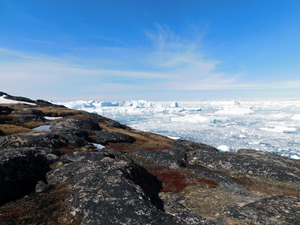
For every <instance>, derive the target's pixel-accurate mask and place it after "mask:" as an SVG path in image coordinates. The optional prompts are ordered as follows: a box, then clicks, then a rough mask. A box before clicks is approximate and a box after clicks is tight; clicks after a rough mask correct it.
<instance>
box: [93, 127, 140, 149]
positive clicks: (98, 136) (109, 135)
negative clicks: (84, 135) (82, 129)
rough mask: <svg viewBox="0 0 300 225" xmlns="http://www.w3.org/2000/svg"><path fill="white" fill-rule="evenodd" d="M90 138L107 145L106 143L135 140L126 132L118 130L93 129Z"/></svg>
mask: <svg viewBox="0 0 300 225" xmlns="http://www.w3.org/2000/svg"><path fill="white" fill-rule="evenodd" d="M90 138H91V139H92V140H93V142H95V143H98V144H102V145H107V144H108V143H119V142H126V143H133V142H135V138H134V137H132V136H129V135H126V134H122V133H118V132H109V131H104V130H102V131H94V132H93V133H92V135H90Z"/></svg>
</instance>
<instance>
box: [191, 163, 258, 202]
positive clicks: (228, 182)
mask: <svg viewBox="0 0 300 225" xmlns="http://www.w3.org/2000/svg"><path fill="white" fill-rule="evenodd" d="M193 172H194V173H195V174H197V175H200V176H202V177H204V178H205V179H209V180H213V181H215V182H216V183H217V184H218V186H219V187H220V188H221V189H222V190H223V191H224V192H227V193H230V194H234V195H242V196H245V197H252V198H255V196H254V195H253V194H252V193H251V192H249V191H247V190H246V189H245V188H244V187H243V186H242V185H240V184H238V183H236V182H235V181H233V180H232V179H230V178H229V177H227V176H225V175H221V174H218V173H214V172H213V171H209V170H200V169H195V170H193Z"/></svg>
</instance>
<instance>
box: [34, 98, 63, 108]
mask: <svg viewBox="0 0 300 225" xmlns="http://www.w3.org/2000/svg"><path fill="white" fill-rule="evenodd" d="M35 104H36V105H38V106H48V107H58V108H66V107H65V106H63V105H56V104H53V103H51V102H47V101H45V100H41V99H38V100H36V101H35Z"/></svg>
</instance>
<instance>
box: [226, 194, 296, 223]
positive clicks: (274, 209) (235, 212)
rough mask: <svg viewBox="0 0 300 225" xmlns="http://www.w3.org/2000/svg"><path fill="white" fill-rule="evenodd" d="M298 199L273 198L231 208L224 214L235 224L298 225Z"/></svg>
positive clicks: (287, 197)
mask: <svg viewBox="0 0 300 225" xmlns="http://www.w3.org/2000/svg"><path fill="white" fill-rule="evenodd" d="M299 212H300V199H299V198H296V197H291V196H283V195H280V196H274V197H269V198H264V199H261V200H259V201H256V202H253V203H249V204H247V205H244V206H242V207H233V208H230V209H228V210H227V211H226V212H225V215H226V216H229V217H232V218H234V219H236V223H239V221H240V223H241V221H246V222H248V223H249V224H270V225H277V224H295V225H296V224H300V216H299Z"/></svg>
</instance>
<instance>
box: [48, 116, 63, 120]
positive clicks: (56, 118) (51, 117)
mask: <svg viewBox="0 0 300 225" xmlns="http://www.w3.org/2000/svg"><path fill="white" fill-rule="evenodd" d="M44 118H45V119H46V120H58V119H61V118H63V117H59V116H57V117H54V116H45V117H44Z"/></svg>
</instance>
